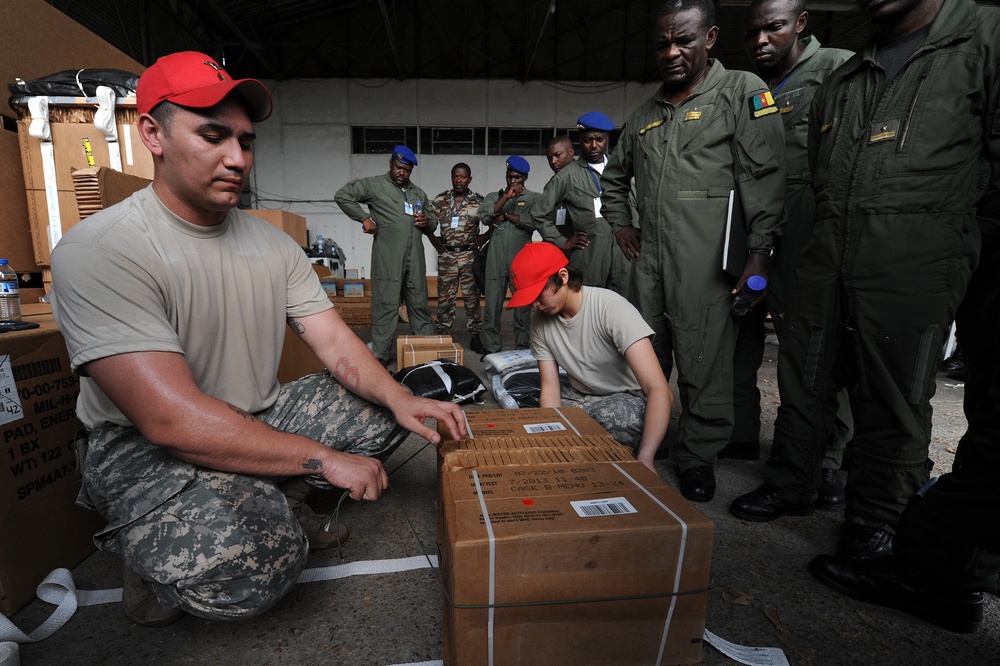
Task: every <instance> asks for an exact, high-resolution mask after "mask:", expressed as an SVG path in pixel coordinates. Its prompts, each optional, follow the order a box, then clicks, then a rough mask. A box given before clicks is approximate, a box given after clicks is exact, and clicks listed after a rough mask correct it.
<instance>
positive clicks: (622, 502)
mask: <svg viewBox="0 0 1000 666" xmlns="http://www.w3.org/2000/svg"><path fill="white" fill-rule="evenodd" d="M570 504H571V505H572V506H573V508H574V509H575V510H576V513H577V515H578V516H580V517H581V518H589V517H591V516H621V515H624V514H626V513H637V512H636V510H635V507H634V506H632V505H631V504H630V503H629V501H628V500H627V499H625V498H624V497H608V498H606V499H595V500H581V501H578V502H570Z"/></svg>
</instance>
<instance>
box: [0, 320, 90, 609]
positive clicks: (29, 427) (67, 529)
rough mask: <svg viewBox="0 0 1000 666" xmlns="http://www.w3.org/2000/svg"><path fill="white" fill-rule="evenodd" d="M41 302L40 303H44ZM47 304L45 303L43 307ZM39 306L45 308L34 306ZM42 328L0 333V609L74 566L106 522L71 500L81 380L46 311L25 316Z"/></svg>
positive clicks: (25, 599) (17, 602) (19, 603)
mask: <svg viewBox="0 0 1000 666" xmlns="http://www.w3.org/2000/svg"><path fill="white" fill-rule="evenodd" d="M43 305H44V304H43ZM46 307H47V306H46ZM40 309H44V308H40ZM25 318H26V319H29V320H31V321H37V322H38V323H39V324H41V327H40V328H36V329H32V330H27V331H14V332H10V333H4V334H3V335H0V396H2V397H3V404H4V408H5V409H4V412H3V413H4V416H3V417H2V419H0V420H5V422H4V423H0V454H2V455H3V458H4V461H5V463H4V465H3V466H2V467H0V611H2V612H3V613H4V614H5V615H11V614H12V613H14V612H15V611H16V610H17V609H18V608H20V607H21V606H23V605H24V604H26V603H27V602H29V601H31V600H32V599H33V598H34V597H35V588H36V587H37V586H38V583H40V582H41V581H42V579H43V578H45V576H47V575H48V574H49V572H50V571H52V569H55V568H58V567H65V568H72V567H74V566H76V565H77V564H78V563H79V562H80V561H81V560H83V559H84V558H85V557H87V555H89V554H90V553H91V552H93V551H94V543H93V540H92V537H93V535H94V533H96V532H97V531H98V530H100V529H101V528H102V527H103V526H104V525H105V524H106V523H105V521H104V520H103V519H101V517H100V515H98V514H97V513H96V512H94V511H89V510H86V509H82V508H80V507H78V506H76V505H75V504H74V502H75V501H76V496H77V493H78V492H79V488H80V482H79V480H78V479H77V478H76V458H75V456H74V452H73V439H74V436H75V434H76V432H77V430H79V429H80V428H82V427H83V426H82V424H81V423H80V421H79V420H78V419H77V418H76V416H75V409H76V397H77V394H78V393H79V390H80V386H79V380H78V379H77V377H76V376H75V375H73V374H72V373H70V369H69V357H68V355H67V352H66V345H65V343H64V341H63V336H62V334H61V333H60V332H59V329H58V328H57V327H56V324H55V321H54V320H53V318H52V315H50V314H41V315H33V316H32V315H28V316H26V317H25Z"/></svg>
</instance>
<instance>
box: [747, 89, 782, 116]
mask: <svg viewBox="0 0 1000 666" xmlns="http://www.w3.org/2000/svg"><path fill="white" fill-rule="evenodd" d="M777 112H778V105H777V104H775V103H774V98H773V97H771V91H767V92H762V93H760V94H759V95H754V96H753V97H751V98H750V115H751V116H753V117H754V118H760V117H761V116H766V115H768V114H769V113H777Z"/></svg>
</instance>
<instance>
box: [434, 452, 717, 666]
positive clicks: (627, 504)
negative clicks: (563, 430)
mask: <svg viewBox="0 0 1000 666" xmlns="http://www.w3.org/2000/svg"><path fill="white" fill-rule="evenodd" d="M441 509H442V522H443V525H442V544H441V566H442V575H443V579H444V614H443V616H444V617H443V632H444V636H443V638H444V641H443V642H444V657H445V662H444V663H445V664H455V665H458V664H461V665H462V666H467V665H469V664H487V663H491V664H496V665H498V666H500V665H504V664H529V663H538V664H565V665H567V666H570V665H572V666H576V665H577V664H616V665H626V664H642V665H643V666H647V665H649V664H691V663H696V662H698V661H700V660H701V657H702V636H703V634H704V630H705V612H706V609H707V591H708V586H709V578H710V572H711V554H712V538H713V530H714V526H713V524H712V522H711V521H710V520H709V519H708V518H707V517H705V516H704V514H702V513H701V512H700V511H698V510H697V509H695V508H694V507H693V506H692V505H691V504H690V503H688V502H687V501H686V500H685V499H683V498H682V497H681V496H680V495H679V494H678V493H676V492H675V491H674V490H673V489H671V488H670V487H669V486H668V485H667V484H666V482H664V481H663V480H662V479H660V478H659V477H658V476H657V475H655V474H653V473H652V472H651V471H650V470H649V469H648V468H646V467H645V465H643V464H642V463H639V462H621V463H616V462H605V463H575V464H572V463H571V464H541V465H524V466H518V467H489V466H484V467H478V468H475V469H462V470H456V471H451V472H446V473H445V474H444V476H443V480H442V496H441Z"/></svg>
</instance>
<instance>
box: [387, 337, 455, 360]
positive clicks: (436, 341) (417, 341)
mask: <svg viewBox="0 0 1000 666" xmlns="http://www.w3.org/2000/svg"><path fill="white" fill-rule="evenodd" d="M451 342H452V339H451V336H450V335H398V336H396V359H397V360H398V359H401V358H403V347H405V346H406V345H443V344H448V343H451ZM400 367H402V366H400Z"/></svg>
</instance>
